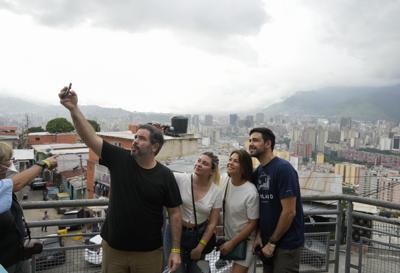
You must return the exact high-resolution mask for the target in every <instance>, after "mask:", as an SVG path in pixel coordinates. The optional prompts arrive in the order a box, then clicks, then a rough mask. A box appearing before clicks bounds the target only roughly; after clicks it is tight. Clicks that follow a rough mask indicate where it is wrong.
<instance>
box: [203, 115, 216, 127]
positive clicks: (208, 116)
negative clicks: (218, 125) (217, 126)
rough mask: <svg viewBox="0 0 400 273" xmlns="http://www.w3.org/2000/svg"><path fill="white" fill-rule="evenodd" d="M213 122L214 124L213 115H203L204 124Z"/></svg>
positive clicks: (211, 124) (210, 124)
mask: <svg viewBox="0 0 400 273" xmlns="http://www.w3.org/2000/svg"><path fill="white" fill-rule="evenodd" d="M213 124H214V117H213V116H212V115H205V117H204V125H206V126H213Z"/></svg>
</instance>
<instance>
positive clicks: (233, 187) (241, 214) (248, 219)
mask: <svg viewBox="0 0 400 273" xmlns="http://www.w3.org/2000/svg"><path fill="white" fill-rule="evenodd" d="M252 172H253V163H252V161H251V157H250V155H249V154H248V153H247V152H246V151H245V150H235V151H233V152H232V153H231V154H230V157H229V160H228V164H227V173H228V177H227V179H226V181H225V183H224V186H223V196H224V209H223V210H224V212H223V223H224V234H225V237H226V239H228V241H226V242H225V243H224V244H223V245H221V246H220V247H219V250H220V251H221V254H222V255H226V254H228V253H230V252H231V251H232V250H233V249H234V248H235V247H236V246H237V245H238V244H239V243H240V242H242V241H247V245H246V247H247V251H246V257H245V259H244V260H237V261H233V265H232V269H231V272H232V273H245V272H252V271H253V269H254V265H255V256H254V255H253V250H252V249H253V243H254V240H255V236H256V227H257V220H258V217H259V197H258V193H257V189H256V187H255V186H254V185H253V184H252V183H251V182H250V179H251V175H252Z"/></svg>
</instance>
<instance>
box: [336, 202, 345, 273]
mask: <svg viewBox="0 0 400 273" xmlns="http://www.w3.org/2000/svg"><path fill="white" fill-rule="evenodd" d="M337 212H338V213H337V216H336V232H335V239H336V244H335V268H334V272H335V273H339V259H340V253H339V251H340V243H341V241H342V214H343V212H342V200H338V203H337Z"/></svg>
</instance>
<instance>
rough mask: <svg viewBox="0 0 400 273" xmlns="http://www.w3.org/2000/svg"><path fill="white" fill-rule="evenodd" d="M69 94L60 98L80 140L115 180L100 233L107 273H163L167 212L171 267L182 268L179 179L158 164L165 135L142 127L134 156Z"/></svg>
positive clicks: (64, 93)
mask: <svg viewBox="0 0 400 273" xmlns="http://www.w3.org/2000/svg"><path fill="white" fill-rule="evenodd" d="M67 90H68V87H64V88H63V89H62V90H61V91H60V93H59V97H60V102H61V104H62V105H64V106H65V108H67V109H68V110H69V111H70V113H71V117H72V120H73V122H74V125H75V128H76V131H77V133H78V134H79V136H80V137H81V138H82V140H83V141H84V142H85V144H86V145H87V146H88V147H89V148H91V149H92V150H93V152H94V153H95V154H97V155H98V156H99V158H100V161H99V163H100V164H102V165H105V166H107V167H108V169H109V170H110V175H111V183H110V186H111V189H110V193H111V194H110V199H109V206H108V214H107V217H106V220H105V222H104V225H103V227H102V230H101V237H102V238H103V242H102V247H103V262H102V272H105V273H108V272H131V273H142V272H143V273H152V272H154V273H159V272H161V268H162V257H163V252H162V248H161V246H162V233H161V229H162V224H163V207H166V208H167V211H168V214H169V218H170V222H171V231H172V249H171V255H170V256H169V261H168V264H169V268H170V270H171V271H175V270H176V269H177V268H178V266H179V265H180V263H181V258H180V237H181V226H182V224H181V212H180V205H181V203H182V200H181V197H180V193H179V188H178V186H177V184H176V181H175V177H174V175H173V174H172V172H171V171H170V170H169V169H168V168H167V167H165V166H164V165H162V164H160V163H159V162H158V161H156V159H155V156H156V155H157V154H158V152H159V151H160V150H161V147H162V145H163V143H164V138H163V135H162V132H161V131H160V130H158V129H157V128H155V127H154V126H151V125H141V126H140V127H139V129H138V131H137V132H136V135H135V140H134V141H133V142H132V147H131V150H130V151H128V150H125V149H122V148H120V147H117V146H114V145H111V144H109V143H108V142H106V141H104V140H103V139H102V138H100V137H99V136H97V135H96V132H95V131H94V129H93V127H92V126H91V125H90V123H89V122H88V121H87V120H86V118H85V117H84V115H83V114H82V112H81V111H80V109H79V107H78V97H77V95H76V93H75V92H74V91H73V90H68V92H66V91H67Z"/></svg>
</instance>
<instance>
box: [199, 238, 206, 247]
mask: <svg viewBox="0 0 400 273" xmlns="http://www.w3.org/2000/svg"><path fill="white" fill-rule="evenodd" d="M199 243H200V244H201V245H203V246H206V245H207V242H206V241H204V240H203V239H201V240H200V242H199Z"/></svg>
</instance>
